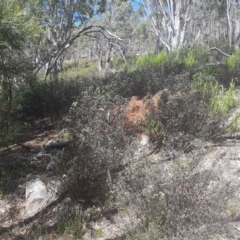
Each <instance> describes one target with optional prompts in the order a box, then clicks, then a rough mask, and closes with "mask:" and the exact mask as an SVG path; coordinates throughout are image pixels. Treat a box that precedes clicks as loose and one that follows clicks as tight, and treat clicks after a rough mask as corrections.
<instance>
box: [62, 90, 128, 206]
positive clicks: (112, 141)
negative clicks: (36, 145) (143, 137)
mask: <svg viewBox="0 0 240 240" xmlns="http://www.w3.org/2000/svg"><path fill="white" fill-rule="evenodd" d="M101 91H102V89H99V88H98V89H96V90H93V89H92V88H90V89H88V90H87V91H86V92H84V94H83V96H82V97H81V98H79V99H78V100H77V101H76V102H74V104H73V106H72V108H71V110H70V116H69V123H68V127H69V131H70V132H71V133H72V135H73V136H74V139H75V140H74V143H73V144H72V145H71V147H70V148H69V149H68V150H67V151H66V152H64V153H63V155H62V156H61V160H60V163H59V171H60V173H62V171H64V172H67V180H66V182H65V187H66V188H67V189H68V192H69V194H70V195H71V196H72V197H73V198H74V199H84V201H86V202H92V201H94V200H95V201H98V202H99V201H104V200H105V198H106V197H107V194H108V193H109V191H110V190H111V184H112V183H113V181H114V178H115V174H116V173H117V172H118V171H119V170H121V169H122V167H123V166H122V158H123V154H124V151H125V147H126V144H127V141H126V139H125V133H124V131H123V125H122V122H121V116H119V118H116V119H108V111H107V110H108V109H109V108H113V107H114V106H116V105H120V104H122V103H123V99H122V98H121V97H118V96H117V95H115V96H113V95H112V94H109V95H107V94H106V95H103V94H101Z"/></svg>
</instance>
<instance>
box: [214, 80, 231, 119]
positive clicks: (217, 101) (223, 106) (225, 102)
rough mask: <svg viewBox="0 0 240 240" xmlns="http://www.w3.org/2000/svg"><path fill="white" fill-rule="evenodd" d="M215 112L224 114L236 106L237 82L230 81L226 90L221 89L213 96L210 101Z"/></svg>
mask: <svg viewBox="0 0 240 240" xmlns="http://www.w3.org/2000/svg"><path fill="white" fill-rule="evenodd" d="M210 106H211V109H212V112H213V114H221V115H224V114H226V113H228V112H229V111H230V110H232V109H233V108H234V106H235V84H234V82H231V83H230V86H229V88H228V90H227V91H226V92H224V90H223V89H221V90H220V91H219V92H218V94H217V95H215V96H213V97H212V98H211V101H210Z"/></svg>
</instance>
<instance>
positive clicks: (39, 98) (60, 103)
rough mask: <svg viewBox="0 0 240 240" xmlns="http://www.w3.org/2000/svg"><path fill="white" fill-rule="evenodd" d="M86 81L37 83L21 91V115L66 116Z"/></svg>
mask: <svg viewBox="0 0 240 240" xmlns="http://www.w3.org/2000/svg"><path fill="white" fill-rule="evenodd" d="M86 84H87V80H82V81H81V80H71V79H70V80H67V79H65V80H63V79H55V80H51V81H44V82H38V83H36V84H35V86H34V87H33V88H24V89H21V91H22V100H21V102H20V103H21V106H22V115H23V116H24V117H44V116H51V117H60V116H61V115H63V114H67V113H68V111H69V109H70V106H71V104H72V102H73V101H74V100H75V99H76V98H77V96H79V95H80V94H81V92H82V91H83V90H84V88H85V86H86Z"/></svg>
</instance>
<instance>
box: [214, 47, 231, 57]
mask: <svg viewBox="0 0 240 240" xmlns="http://www.w3.org/2000/svg"><path fill="white" fill-rule="evenodd" d="M214 50H215V51H217V52H219V53H221V54H222V55H223V56H225V57H231V55H229V54H227V53H225V52H223V51H222V50H220V49H219V48H217V47H213V48H210V51H214Z"/></svg>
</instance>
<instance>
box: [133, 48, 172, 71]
mask: <svg viewBox="0 0 240 240" xmlns="http://www.w3.org/2000/svg"><path fill="white" fill-rule="evenodd" d="M167 61H168V56H167V53H166V52H165V51H162V52H160V53H159V54H157V55H150V54H148V55H143V56H139V57H138V58H137V62H136V65H137V67H138V68H143V67H151V66H152V67H160V66H162V65H163V64H165V63H166V62H167Z"/></svg>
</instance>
